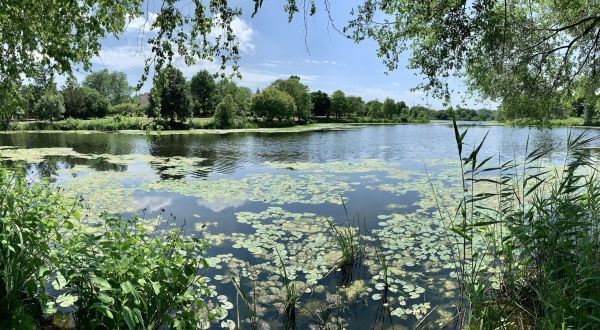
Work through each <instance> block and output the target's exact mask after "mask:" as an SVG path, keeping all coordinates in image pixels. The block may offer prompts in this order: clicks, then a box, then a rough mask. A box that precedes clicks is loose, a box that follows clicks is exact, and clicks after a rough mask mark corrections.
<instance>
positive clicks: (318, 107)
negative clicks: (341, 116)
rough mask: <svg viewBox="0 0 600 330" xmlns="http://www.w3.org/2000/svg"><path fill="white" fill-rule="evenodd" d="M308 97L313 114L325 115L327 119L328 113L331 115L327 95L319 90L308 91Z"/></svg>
mask: <svg viewBox="0 0 600 330" xmlns="http://www.w3.org/2000/svg"><path fill="white" fill-rule="evenodd" d="M310 97H311V99H312V104H313V108H312V113H313V115H315V116H326V117H327V118H328V119H329V115H331V100H330V99H329V95H327V93H325V92H323V91H321V90H318V91H316V92H312V93H310Z"/></svg>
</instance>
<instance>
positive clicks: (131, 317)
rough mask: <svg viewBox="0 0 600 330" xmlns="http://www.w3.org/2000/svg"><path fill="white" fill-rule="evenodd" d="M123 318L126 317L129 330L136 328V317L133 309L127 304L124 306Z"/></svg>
mask: <svg viewBox="0 0 600 330" xmlns="http://www.w3.org/2000/svg"><path fill="white" fill-rule="evenodd" d="M122 315H123V319H125V323H127V327H128V328H129V330H134V329H135V323H136V322H135V317H134V315H133V312H132V311H131V309H130V308H129V307H127V306H123V314H122Z"/></svg>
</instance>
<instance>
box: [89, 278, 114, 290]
mask: <svg viewBox="0 0 600 330" xmlns="http://www.w3.org/2000/svg"><path fill="white" fill-rule="evenodd" d="M92 283H93V284H95V285H96V286H97V287H98V288H99V289H100V291H107V290H110V289H112V286H111V285H110V283H108V281H106V280H105V279H103V278H102V277H98V276H94V277H92Z"/></svg>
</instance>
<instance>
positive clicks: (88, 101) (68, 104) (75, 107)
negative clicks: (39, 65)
mask: <svg viewBox="0 0 600 330" xmlns="http://www.w3.org/2000/svg"><path fill="white" fill-rule="evenodd" d="M62 95H63V99H64V104H65V117H72V118H81V119H87V118H102V117H104V116H106V115H107V114H108V109H109V106H110V104H109V102H108V100H107V99H106V98H105V97H104V96H102V95H100V93H99V92H98V91H96V90H94V89H91V88H89V87H77V86H76V85H69V84H67V86H66V87H65V88H64V89H63V91H62Z"/></svg>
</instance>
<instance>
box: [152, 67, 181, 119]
mask: <svg viewBox="0 0 600 330" xmlns="http://www.w3.org/2000/svg"><path fill="white" fill-rule="evenodd" d="M150 94H151V95H150V109H151V110H152V111H153V113H154V114H160V116H161V117H163V118H165V119H168V120H169V121H170V124H171V125H173V124H174V123H175V121H181V122H182V121H185V120H186V119H187V118H188V117H189V116H190V114H191V111H190V97H189V91H188V89H187V86H186V82H185V77H184V76H183V73H182V72H181V71H180V70H179V69H177V68H175V67H174V66H169V67H167V68H166V69H165V71H164V73H163V74H159V75H157V76H155V77H154V86H153V87H152V91H151V93H150Z"/></svg>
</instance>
